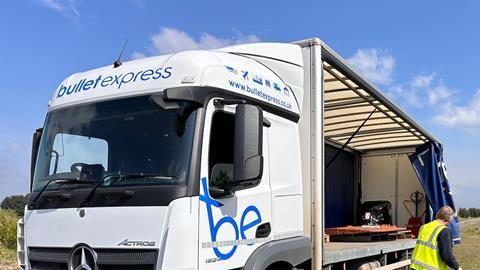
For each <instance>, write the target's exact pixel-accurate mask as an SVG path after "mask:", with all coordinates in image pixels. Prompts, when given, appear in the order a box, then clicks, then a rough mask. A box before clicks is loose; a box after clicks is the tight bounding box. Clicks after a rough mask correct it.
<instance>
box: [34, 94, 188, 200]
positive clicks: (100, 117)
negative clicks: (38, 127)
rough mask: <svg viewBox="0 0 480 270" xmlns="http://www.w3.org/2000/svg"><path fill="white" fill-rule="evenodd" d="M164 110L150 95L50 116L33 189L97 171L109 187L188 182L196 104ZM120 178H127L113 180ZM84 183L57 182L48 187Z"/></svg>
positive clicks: (97, 175) (96, 176) (64, 111)
mask: <svg viewBox="0 0 480 270" xmlns="http://www.w3.org/2000/svg"><path fill="white" fill-rule="evenodd" d="M179 105H180V108H179V109H178V110H175V111H164V110H161V109H159V108H158V106H156V105H154V104H153V103H152V102H150V99H149V96H142V97H133V98H127V99H120V100H113V101H106V102H100V103H92V104H88V105H79V106H74V107H70V108H66V109H61V110H56V111H52V112H50V113H49V114H48V115H47V119H46V122H45V126H44V131H43V135H42V138H41V142H40V148H39V152H38V157H37V164H36V167H35V175H34V182H33V187H32V189H33V191H39V190H40V189H42V187H44V185H45V184H46V183H47V182H48V181H50V180H52V179H72V178H78V177H80V175H81V174H83V173H85V172H86V173H87V174H88V175H89V176H91V175H93V176H94V177H95V178H96V179H99V180H100V179H101V180H103V181H104V184H103V185H104V186H109V185H112V186H113V185H116V186H119V185H128V186H132V185H133V186H142V185H143V186H144V185H185V184H186V182H187V172H188V168H189V165H190V157H191V151H192V143H193V133H194V124H195V110H194V109H195V108H196V107H195V104H193V103H190V102H180V103H179ZM111 179H120V180H121V181H111ZM79 185H81V183H75V182H71V183H70V182H69V183H68V184H65V183H63V182H62V183H60V182H58V183H56V182H54V183H51V184H49V185H48V189H49V190H50V189H53V188H55V189H58V188H60V186H61V187H62V188H75V187H77V186H79Z"/></svg>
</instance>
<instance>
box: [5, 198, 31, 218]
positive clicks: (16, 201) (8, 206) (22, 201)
mask: <svg viewBox="0 0 480 270" xmlns="http://www.w3.org/2000/svg"><path fill="white" fill-rule="evenodd" d="M27 201H28V194H27V195H12V196H7V197H5V199H3V201H2V203H0V209H5V210H13V211H15V213H16V214H17V215H18V216H20V217H21V216H23V210H24V209H25V205H26V204H27Z"/></svg>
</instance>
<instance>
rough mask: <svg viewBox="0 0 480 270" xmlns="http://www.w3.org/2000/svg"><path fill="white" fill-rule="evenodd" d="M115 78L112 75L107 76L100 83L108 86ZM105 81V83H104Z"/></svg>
mask: <svg viewBox="0 0 480 270" xmlns="http://www.w3.org/2000/svg"><path fill="white" fill-rule="evenodd" d="M112 80H113V78H112V76H107V77H105V78H104V79H103V81H102V82H101V83H100V85H101V86H102V87H107V86H109V85H110V82H111V81H112ZM104 83H105V84H104Z"/></svg>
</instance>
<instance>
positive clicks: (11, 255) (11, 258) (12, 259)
mask: <svg viewBox="0 0 480 270" xmlns="http://www.w3.org/2000/svg"><path fill="white" fill-rule="evenodd" d="M0 269H2V270H13V269H18V267H17V263H16V255H15V250H11V249H5V248H2V247H0Z"/></svg>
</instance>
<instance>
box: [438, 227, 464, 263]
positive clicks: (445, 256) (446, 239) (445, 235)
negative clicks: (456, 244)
mask: <svg viewBox="0 0 480 270" xmlns="http://www.w3.org/2000/svg"><path fill="white" fill-rule="evenodd" d="M437 242H438V250H439V252H440V257H442V260H443V261H444V262H445V263H446V264H447V265H448V267H450V268H453V269H455V270H457V269H458V268H459V266H458V263H457V260H456V259H455V256H453V242H452V233H451V232H450V229H448V228H447V229H443V230H442V231H441V232H440V233H439V234H438V236H437Z"/></svg>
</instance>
